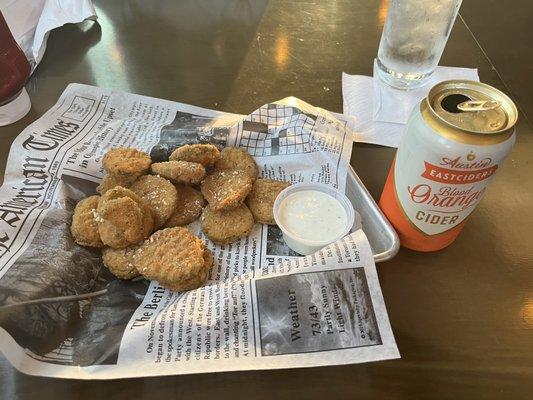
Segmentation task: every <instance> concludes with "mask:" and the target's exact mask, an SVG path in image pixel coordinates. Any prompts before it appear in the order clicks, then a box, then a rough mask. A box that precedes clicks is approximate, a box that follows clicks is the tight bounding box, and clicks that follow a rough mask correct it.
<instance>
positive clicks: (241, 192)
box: [201, 171, 252, 211]
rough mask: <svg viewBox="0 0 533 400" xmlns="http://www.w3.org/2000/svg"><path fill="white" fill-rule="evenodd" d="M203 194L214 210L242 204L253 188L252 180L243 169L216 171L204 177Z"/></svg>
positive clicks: (229, 208) (228, 208) (227, 208)
mask: <svg viewBox="0 0 533 400" xmlns="http://www.w3.org/2000/svg"><path fill="white" fill-rule="evenodd" d="M201 190H202V194H203V195H204V197H205V199H206V200H207V201H208V203H209V205H210V206H211V208H212V209H213V210H214V211H221V210H231V209H232V208H235V207H237V206H239V205H240V204H242V202H243V201H244V199H245V198H246V196H248V194H249V193H250V191H251V190H252V180H251V179H250V177H249V176H248V175H246V174H244V173H242V171H216V172H213V173H212V174H211V175H208V176H207V178H205V179H204V181H203V182H202V186H201Z"/></svg>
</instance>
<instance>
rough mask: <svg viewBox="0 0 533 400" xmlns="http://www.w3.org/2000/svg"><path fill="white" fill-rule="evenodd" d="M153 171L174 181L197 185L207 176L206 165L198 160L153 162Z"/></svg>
mask: <svg viewBox="0 0 533 400" xmlns="http://www.w3.org/2000/svg"><path fill="white" fill-rule="evenodd" d="M152 173H153V174H156V175H160V176H162V177H163V178H166V179H169V180H171V181H172V182H174V183H182V184H185V185H197V184H199V183H200V182H202V180H203V179H204V178H205V167H204V166H203V165H202V164H200V163H196V162H189V161H166V162H160V163H154V164H152Z"/></svg>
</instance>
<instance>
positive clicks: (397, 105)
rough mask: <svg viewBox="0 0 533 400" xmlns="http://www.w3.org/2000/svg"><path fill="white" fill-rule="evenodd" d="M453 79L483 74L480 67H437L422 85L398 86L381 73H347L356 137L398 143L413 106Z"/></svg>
mask: <svg viewBox="0 0 533 400" xmlns="http://www.w3.org/2000/svg"><path fill="white" fill-rule="evenodd" d="M374 68H375V67H374ZM374 75H375V76H376V73H375V69H374ZM449 79H468V80H473V81H479V76H478V73H477V69H471V68H455V67H437V69H436V70H435V72H434V73H433V76H432V78H431V80H430V82H428V84H427V85H425V86H423V87H422V88H419V89H413V90H398V89H394V88H392V87H389V86H387V85H386V84H384V83H383V82H381V80H380V79H379V78H378V77H377V76H376V77H375V78H373V77H370V76H365V75H348V74H345V73H343V74H342V98H343V112H344V114H347V115H351V116H353V117H355V130H356V133H355V137H354V140H355V141H356V142H362V143H373V144H379V145H382V146H389V147H398V145H399V144H400V139H401V137H402V133H403V130H404V128H405V123H406V122H407V119H408V117H409V114H410V113H411V110H412V109H413V107H414V106H415V105H416V104H418V103H419V102H420V100H422V99H423V98H424V97H425V96H426V95H427V93H428V92H429V89H431V87H432V86H434V85H435V84H436V83H438V82H442V81H444V80H449Z"/></svg>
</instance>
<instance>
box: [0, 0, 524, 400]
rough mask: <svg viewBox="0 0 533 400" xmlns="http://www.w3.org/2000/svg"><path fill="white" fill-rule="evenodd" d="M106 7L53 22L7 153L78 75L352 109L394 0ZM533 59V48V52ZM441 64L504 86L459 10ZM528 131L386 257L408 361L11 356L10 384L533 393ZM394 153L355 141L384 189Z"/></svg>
mask: <svg viewBox="0 0 533 400" xmlns="http://www.w3.org/2000/svg"><path fill="white" fill-rule="evenodd" d="M95 5H96V9H97V12H98V15H99V19H98V23H97V24H94V23H90V22H89V23H84V24H82V25H79V26H72V25H70V26H66V27H64V28H62V29H59V30H57V31H54V32H53V33H52V34H51V35H50V38H49V41H48V49H47V52H46V55H45V57H44V59H43V61H42V63H41V64H40V65H39V67H38V68H37V70H36V71H35V73H34V75H33V77H32V78H31V80H30V82H29V83H28V86H27V87H28V91H29V94H30V97H31V99H32V109H31V111H30V113H29V114H28V116H26V117H25V118H24V119H22V120H21V121H19V122H18V123H16V124H13V125H11V126H7V127H3V128H0V149H1V150H2V151H1V155H0V158H1V160H0V164H1V165H5V162H6V159H7V154H8V149H9V147H10V144H11V142H12V140H13V139H14V138H15V136H16V135H18V134H19V133H20V132H21V131H22V130H23V129H24V127H25V126H27V125H28V124H29V123H31V122H32V121H34V120H35V119H37V118H39V117H40V116H41V115H42V114H43V113H44V112H45V111H46V110H47V109H48V108H50V107H51V106H52V105H53V104H54V103H55V102H56V100H57V98H58V97H59V95H60V94H61V92H62V91H63V90H64V89H65V87H66V85H67V84H68V83H70V82H81V83H87V84H92V85H98V86H102V87H106V88H112V89H119V90H124V91H128V92H133V93H139V94H144V95H148V96H154V97H159V98H164V99H170V100H175V101H180V102H184V103H190V104H194V105H198V106H202V107H207V108H214V109H220V110H224V111H229V112H237V113H242V114H246V113H248V112H250V111H252V110H254V109H255V108H257V107H258V106H260V105H262V104H264V103H266V102H269V101H273V100H276V99H280V98H283V97H285V96H289V95H293V96H297V97H300V98H301V99H303V100H306V101H307V102H309V103H311V104H313V105H316V106H320V107H323V108H326V109H330V110H333V111H338V112H341V111H342V93H341V72H342V71H345V72H347V73H351V74H367V75H370V74H371V72H372V58H373V57H374V56H375V54H376V51H377V47H378V43H379V37H380V34H381V27H382V24H383V21H384V18H385V14H386V9H387V1H382V2H380V1H377V0H365V1H346V0H344V1H343V0H339V1H327V2H326V1H317V2H309V1H290V2H289V1H246V0H224V1H220V0H219V1H216V2H215V1H202V0H200V1H194V0H189V1H174V0H166V1H158V2H147V1H144V0H132V1H118V0H115V1H107V2H106V1H95ZM480 12H481V14H482V13H483V12H482V11H480ZM487 29H490V27H487ZM503 45H506V44H504V43H502V46H503ZM509 45H510V44H509ZM527 57H529V59H528V58H527ZM532 61H533V58H532V55H531V54H529V55H527V54H526V57H525V59H524V63H527V62H529V63H530V64H531V62H532ZM441 64H442V65H454V66H465V67H477V68H478V69H479V75H480V77H481V80H482V81H484V82H486V83H489V84H491V85H493V86H495V87H497V88H500V89H502V90H505V85H504V82H502V80H501V79H500V77H499V76H498V73H497V71H496V70H495V68H494V67H493V65H491V63H490V61H489V59H488V58H487V57H486V55H485V54H484V52H483V51H482V49H481V48H480V46H479V45H478V43H477V42H476V40H475V38H474V36H473V35H472V34H471V32H470V31H469V30H468V29H467V27H466V25H465V24H464V22H463V21H462V20H460V19H458V20H457V23H456V24H455V27H454V30H453V33H452V35H451V38H450V41H449V43H448V45H447V48H446V50H445V52H444V56H443V58H442V60H441ZM523 79H524V80H527V79H530V77H526V76H524V77H523ZM522 106H524V105H522ZM525 106H526V107H527V104H526V105H525ZM517 131H518V136H517V144H516V147H515V149H514V151H513V153H512V155H511V156H510V158H509V159H508V161H507V164H506V165H505V166H504V167H503V168H502V170H501V172H499V174H498V175H497V176H496V178H495V180H494V182H493V184H492V185H491V187H490V189H489V190H488V192H487V194H486V196H485V198H484V199H483V201H482V202H481V205H480V206H479V207H478V208H477V210H476V212H475V213H474V214H473V215H472V217H471V218H470V222H469V223H468V224H467V226H466V228H465V229H464V231H463V233H462V234H461V236H460V237H459V239H458V240H457V241H456V242H455V243H454V244H453V245H452V246H450V247H449V248H447V249H445V250H443V251H441V252H438V253H433V254H423V253H416V252H413V251H409V250H406V249H402V250H400V252H399V254H398V255H397V256H396V257H395V258H394V259H393V260H391V261H388V262H385V263H382V264H379V265H378V272H379V278H380V282H381V285H382V290H383V295H384V297H385V302H386V304H387V307H388V311H389V316H390V320H391V324H392V327H393V330H394V333H395V336H396V340H397V343H398V347H399V349H400V352H401V354H402V358H401V359H400V360H394V361H385V362H377V363H370V364H362V365H349V366H339V367H328V368H309V369H298V370H276V371H260V372H239V373H219V374H202V375H190V376H174V377H161V378H149V379H128V380H116V381H102V382H96V381H95V382H87V381H72V380H71V381H69V380H53V379H45V378H37V377H30V376H26V375H23V374H21V373H19V372H17V371H15V370H14V369H13V368H12V367H11V366H10V365H9V363H8V362H7V361H6V360H5V359H4V358H3V356H0V390H1V392H0V397H1V398H2V399H6V400H7V399H10V400H11V399H31V398H38V399H99V398H106V399H122V398H128V399H155V398H170V397H169V396H180V398H209V397H212V398H254V399H271V398H278V399H285V398H291V399H294V398H306V399H308V398H309V399H310V398H333V396H336V397H338V398H361V399H368V398H375V399H414V398H443V399H447V398H450V399H478V398H479V399H481V398H483V399H488V398H508V399H520V398H524V399H525V398H528V397H529V398H531V396H532V393H533V277H532V265H533V238H532V236H533V235H532V228H531V225H532V223H533V207H532V206H531V205H532V204H533V169H532V159H533V143H532V141H533V140H532V138H533V136H532V134H533V131H532V129H531V127H530V126H529V125H528V123H527V121H526V120H525V118H521V120H520V122H519V124H518V128H517ZM393 155H394V149H390V148H384V147H379V146H372V145H361V144H354V151H353V156H352V164H353V166H354V168H355V170H356V171H357V173H358V174H359V176H360V177H361V179H362V180H363V181H364V183H365V184H366V186H367V187H368V189H369V190H370V192H371V193H372V195H373V196H374V197H376V198H377V197H378V196H379V194H380V191H381V188H382V186H383V183H384V180H385V176H386V173H387V170H388V167H389V164H390V162H391V159H392V157H393Z"/></svg>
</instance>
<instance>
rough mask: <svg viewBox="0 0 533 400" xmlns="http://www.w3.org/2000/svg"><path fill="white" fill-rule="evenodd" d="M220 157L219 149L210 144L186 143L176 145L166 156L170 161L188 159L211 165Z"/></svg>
mask: <svg viewBox="0 0 533 400" xmlns="http://www.w3.org/2000/svg"><path fill="white" fill-rule="evenodd" d="M219 157H220V151H218V149H217V148H216V147H215V146H213V145H212V144H186V145H184V146H181V147H178V148H177V149H176V150H174V151H173V152H172V154H171V155H170V157H169V158H168V159H169V160H170V161H189V162H195V163H200V164H202V165H203V166H204V167H212V166H213V165H214V164H215V162H216V161H217V160H218V158H219Z"/></svg>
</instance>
